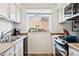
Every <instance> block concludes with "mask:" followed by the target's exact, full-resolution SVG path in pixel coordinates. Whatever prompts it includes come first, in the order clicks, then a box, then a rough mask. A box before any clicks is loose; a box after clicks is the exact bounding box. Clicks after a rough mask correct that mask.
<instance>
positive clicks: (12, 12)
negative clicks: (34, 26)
mask: <svg viewBox="0 0 79 59" xmlns="http://www.w3.org/2000/svg"><path fill="white" fill-rule="evenodd" d="M10 19H11V21H16V5H15V4H14V3H11V4H10Z"/></svg>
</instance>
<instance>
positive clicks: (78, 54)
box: [69, 48, 79, 56]
mask: <svg viewBox="0 0 79 59" xmlns="http://www.w3.org/2000/svg"><path fill="white" fill-rule="evenodd" d="M69 55H70V56H79V51H77V50H75V49H73V48H69Z"/></svg>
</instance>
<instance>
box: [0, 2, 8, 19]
mask: <svg viewBox="0 0 79 59" xmlns="http://www.w3.org/2000/svg"><path fill="white" fill-rule="evenodd" d="M0 17H3V18H6V19H8V18H9V4H8V3H0Z"/></svg>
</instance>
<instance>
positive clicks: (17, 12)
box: [16, 7, 20, 23]
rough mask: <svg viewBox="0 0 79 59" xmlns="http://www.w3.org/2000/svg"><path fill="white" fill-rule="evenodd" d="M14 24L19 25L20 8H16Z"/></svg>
mask: <svg viewBox="0 0 79 59" xmlns="http://www.w3.org/2000/svg"><path fill="white" fill-rule="evenodd" d="M16 22H17V23H20V8H19V7H17V9H16Z"/></svg>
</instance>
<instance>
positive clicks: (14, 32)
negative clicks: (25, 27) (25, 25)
mask: <svg viewBox="0 0 79 59" xmlns="http://www.w3.org/2000/svg"><path fill="white" fill-rule="evenodd" d="M12 32H13V33H12V35H13V36H17V35H20V29H18V28H14V29H13V30H12Z"/></svg>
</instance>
